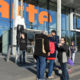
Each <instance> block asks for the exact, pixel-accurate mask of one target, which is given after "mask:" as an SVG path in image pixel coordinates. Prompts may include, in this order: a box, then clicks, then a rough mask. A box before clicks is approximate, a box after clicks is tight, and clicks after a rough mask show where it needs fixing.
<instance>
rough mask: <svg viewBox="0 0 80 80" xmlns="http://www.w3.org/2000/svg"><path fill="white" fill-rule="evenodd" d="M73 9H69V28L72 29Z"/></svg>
mask: <svg viewBox="0 0 80 80" xmlns="http://www.w3.org/2000/svg"><path fill="white" fill-rule="evenodd" d="M73 14H74V13H73V10H72V9H70V30H73Z"/></svg>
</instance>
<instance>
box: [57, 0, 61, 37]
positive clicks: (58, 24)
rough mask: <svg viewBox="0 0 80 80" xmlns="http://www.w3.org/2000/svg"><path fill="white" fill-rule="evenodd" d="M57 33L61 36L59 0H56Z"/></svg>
mask: <svg viewBox="0 0 80 80" xmlns="http://www.w3.org/2000/svg"><path fill="white" fill-rule="evenodd" d="M57 35H58V36H59V38H61V0H57Z"/></svg>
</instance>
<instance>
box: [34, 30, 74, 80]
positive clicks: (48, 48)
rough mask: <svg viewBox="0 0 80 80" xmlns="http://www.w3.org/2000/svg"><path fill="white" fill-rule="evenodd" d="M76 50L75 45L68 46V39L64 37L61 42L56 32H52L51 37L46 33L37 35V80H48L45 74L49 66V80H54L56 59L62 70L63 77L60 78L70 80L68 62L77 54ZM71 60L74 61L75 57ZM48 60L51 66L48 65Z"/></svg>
mask: <svg viewBox="0 0 80 80" xmlns="http://www.w3.org/2000/svg"><path fill="white" fill-rule="evenodd" d="M69 49H70V50H69ZM74 49H75V46H74V44H72V45H71V46H70V47H69V46H68V45H67V44H66V39H65V38H64V37H62V38H61V39H60V40H59V37H58V36H57V35H56V31H55V30H52V32H51V34H50V35H46V34H44V33H41V34H36V35H35V52H34V58H35V59H36V61H37V80H46V79H45V76H44V73H45V71H46V67H47V65H48V76H47V77H48V79H52V78H54V76H53V74H52V73H53V68H54V63H55V60H56V58H57V59H58V62H59V63H60V66H61V70H62V75H61V76H60V78H61V80H69V74H68V70H67V62H68V58H70V57H71V56H73V54H74V53H75V50H74ZM70 51H71V53H70ZM57 52H58V53H57ZM56 53H57V54H56ZM70 54H71V55H70ZM71 59H72V60H73V57H71ZM47 60H48V62H49V64H48V63H47Z"/></svg>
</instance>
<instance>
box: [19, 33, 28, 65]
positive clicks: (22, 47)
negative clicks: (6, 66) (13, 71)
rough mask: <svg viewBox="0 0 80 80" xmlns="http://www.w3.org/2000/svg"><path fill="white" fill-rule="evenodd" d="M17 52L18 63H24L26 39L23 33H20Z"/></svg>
mask: <svg viewBox="0 0 80 80" xmlns="http://www.w3.org/2000/svg"><path fill="white" fill-rule="evenodd" d="M19 50H20V51H19V52H20V56H19V58H20V64H22V63H23V64H25V52H26V50H27V39H26V36H25V34H24V33H21V34H20V40H19Z"/></svg>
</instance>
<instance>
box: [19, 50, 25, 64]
mask: <svg viewBox="0 0 80 80" xmlns="http://www.w3.org/2000/svg"><path fill="white" fill-rule="evenodd" d="M20 63H25V50H22V51H20Z"/></svg>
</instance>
